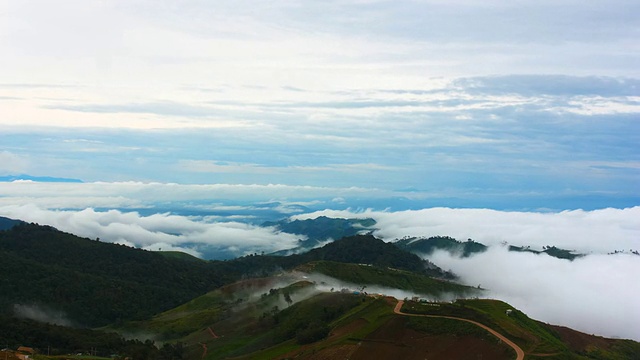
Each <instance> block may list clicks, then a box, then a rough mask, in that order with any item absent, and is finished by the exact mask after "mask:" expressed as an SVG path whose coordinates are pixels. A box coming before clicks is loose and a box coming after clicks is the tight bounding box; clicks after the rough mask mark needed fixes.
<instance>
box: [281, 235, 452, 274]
mask: <svg viewBox="0 0 640 360" xmlns="http://www.w3.org/2000/svg"><path fill="white" fill-rule="evenodd" d="M292 256H294V257H295V256H297V257H300V258H302V259H305V260H306V261H305V262H310V261H316V260H329V261H336V262H346V263H356V264H370V265H374V266H377V267H391V268H396V269H402V270H407V271H412V272H416V273H420V274H424V275H429V276H434V277H443V278H448V279H453V278H454V277H455V276H454V274H452V273H449V272H446V271H444V270H442V269H440V268H439V267H438V266H436V265H435V264H433V263H431V262H429V261H426V260H422V259H421V258H420V257H418V256H417V255H415V254H411V253H408V252H406V251H403V250H401V249H399V248H398V247H396V246H395V245H393V244H390V243H386V242H384V241H382V240H380V239H377V238H375V237H374V236H373V235H355V236H349V237H345V238H342V239H340V240H337V241H334V242H331V243H329V244H327V245H325V246H323V247H321V248H317V249H313V250H310V251H309V252H307V253H304V254H300V255H292Z"/></svg>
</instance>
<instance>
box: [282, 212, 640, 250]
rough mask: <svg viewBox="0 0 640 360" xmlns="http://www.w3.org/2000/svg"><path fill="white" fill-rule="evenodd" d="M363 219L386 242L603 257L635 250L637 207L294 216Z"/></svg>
mask: <svg viewBox="0 0 640 360" xmlns="http://www.w3.org/2000/svg"><path fill="white" fill-rule="evenodd" d="M321 215H324V216H329V217H340V218H366V217H370V218H373V219H375V220H376V221H377V224H376V227H377V228H379V230H378V231H376V232H375V235H376V236H379V237H381V238H383V239H385V240H393V239H397V238H401V237H404V236H423V237H428V236H436V235H447V236H452V237H454V238H456V239H459V240H466V239H468V238H471V239H474V240H476V241H479V242H482V243H484V244H486V245H499V244H501V243H502V242H508V243H509V244H513V245H521V246H524V245H529V246H532V247H535V248H538V249H541V248H542V247H543V246H547V245H552V246H557V247H561V248H564V249H569V250H576V251H579V252H583V253H589V252H596V253H607V252H611V251H614V250H622V249H624V250H629V249H636V250H637V249H639V248H640V242H639V240H638V239H640V225H639V224H638V221H637V219H638V218H640V207H633V208H626V209H613V208H608V209H600V210H593V211H584V210H572V211H562V212H516V211H497V210H490V209H451V208H431V209H422V210H409V211H396V212H385V211H373V210H366V211H362V212H355V211H348V210H342V211H336V210H324V211H318V212H314V213H307V214H300V215H294V216H292V219H308V218H315V217H318V216H321Z"/></svg>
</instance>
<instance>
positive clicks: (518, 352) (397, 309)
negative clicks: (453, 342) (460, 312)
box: [393, 300, 524, 360]
mask: <svg viewBox="0 0 640 360" xmlns="http://www.w3.org/2000/svg"><path fill="white" fill-rule="evenodd" d="M403 304H404V301H402V300H399V301H398V303H397V304H396V307H395V308H394V309H393V312H394V313H396V314H399V315H405V316H422V317H433V318H445V319H454V320H460V321H466V322H468V323H471V324H474V325H476V326H479V327H481V328H483V329H485V330H487V331H488V332H490V333H491V334H493V335H494V336H495V337H497V338H498V339H500V340H501V341H502V342H503V343H505V344H507V345H509V346H510V347H511V348H513V350H515V352H516V360H524V351H523V350H522V349H521V348H520V347H519V346H518V345H516V344H515V343H514V342H513V341H511V340H509V339H507V338H506V337H504V336H503V335H502V334H500V333H499V332H497V331H495V330H493V329H491V328H490V327H488V326H486V325H483V324H481V323H479V322H476V321H473V320H468V319H463V318H457V317H453V316H437V315H420V314H407V313H403V312H402V311H400V309H401V308H402V305H403ZM451 358H455V359H459V357H451Z"/></svg>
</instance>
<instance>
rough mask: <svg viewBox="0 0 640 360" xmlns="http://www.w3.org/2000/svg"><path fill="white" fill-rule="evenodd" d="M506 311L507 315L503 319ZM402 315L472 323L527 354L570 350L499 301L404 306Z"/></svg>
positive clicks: (544, 328)
mask: <svg viewBox="0 0 640 360" xmlns="http://www.w3.org/2000/svg"><path fill="white" fill-rule="evenodd" d="M507 310H511V314H510V315H507V314H506V312H507ZM403 311H406V312H410V313H417V314H430V315H442V316H453V317H460V318H464V319H469V320H474V321H477V322H479V323H481V324H484V325H487V326H489V327H490V328H492V329H494V330H496V331H498V332H499V333H501V334H502V335H504V336H506V337H507V338H509V339H510V340H512V341H513V342H515V343H516V344H518V346H520V347H521V348H522V349H523V350H524V351H525V352H527V353H541V354H556V353H561V354H568V353H569V352H570V350H569V349H568V347H567V346H566V345H565V344H564V343H563V342H562V341H561V340H560V339H559V337H558V335H557V334H556V333H554V332H553V331H552V330H550V329H548V328H546V327H544V326H542V325H541V324H540V323H539V322H537V321H535V320H533V319H530V318H529V317H528V316H526V315H525V314H524V313H522V312H520V311H518V310H517V309H514V308H513V307H512V306H511V305H509V304H507V303H505V302H502V301H499V300H487V299H467V300H457V301H456V302H455V303H451V304H449V303H443V304H439V306H431V305H425V304H420V303H414V302H407V303H405V306H404V307H403Z"/></svg>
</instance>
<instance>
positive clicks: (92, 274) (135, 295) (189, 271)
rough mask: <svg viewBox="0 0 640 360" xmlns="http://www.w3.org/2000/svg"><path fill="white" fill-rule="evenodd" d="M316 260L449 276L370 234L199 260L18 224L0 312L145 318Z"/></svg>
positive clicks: (9, 247)
mask: <svg viewBox="0 0 640 360" xmlns="http://www.w3.org/2000/svg"><path fill="white" fill-rule="evenodd" d="M318 260H331V261H342V262H349V263H366V264H372V265H375V266H381V267H393V268H396V269H401V270H408V271H413V272H417V273H420V274H424V275H435V276H442V277H447V276H448V277H451V274H448V273H446V272H444V271H442V270H440V269H439V268H437V267H436V266H435V265H433V264H429V263H428V262H425V261H423V260H421V259H420V258H418V257H417V256H415V255H413V254H409V253H407V252H403V251H401V250H399V249H397V248H396V247H395V246H393V245H390V244H386V243H384V242H383V241H382V240H379V239H376V238H374V237H373V236H370V235H369V236H361V235H358V236H354V237H349V238H345V239H342V240H339V241H336V242H333V243H330V244H328V245H326V246H325V247H323V248H318V249H314V250H312V251H310V252H308V253H304V254H300V255H292V256H288V257H283V256H254V255H251V256H245V257H241V258H238V259H234V260H229V261H201V260H198V259H195V258H193V257H190V256H187V255H182V254H176V253H168V254H163V253H157V252H150V251H145V250H141V249H134V248H130V247H127V246H124V245H116V244H111V243H103V242H100V241H99V240H98V239H96V240H89V239H86V238H80V237H77V236H75V235H72V234H68V233H64V232H61V231H58V230H56V229H55V228H52V227H49V226H40V225H37V224H27V223H22V224H20V225H17V226H14V227H12V228H11V229H9V230H5V231H0V293H1V294H3V296H2V297H0V313H4V314H11V313H14V312H15V311H16V310H15V307H16V305H20V306H26V307H28V308H34V309H36V310H38V311H40V312H45V313H53V314H56V315H55V317H57V318H63V319H65V321H63V322H65V323H73V324H75V325H81V326H91V327H94V326H102V325H106V324H109V323H113V322H117V321H124V320H131V319H142V318H146V317H149V316H151V315H153V314H156V313H159V312H161V311H165V310H168V309H171V308H173V307H175V306H177V305H179V304H181V303H184V302H186V301H188V300H190V299H193V298H194V297H197V296H200V295H202V294H205V293H206V292H208V291H210V290H213V289H216V288H218V287H220V286H222V285H224V284H226V283H229V282H232V281H237V280H238V279H240V278H242V277H259V276H269V275H271V274H272V273H274V272H277V271H280V270H282V269H292V268H295V267H296V266H299V265H301V264H304V263H308V262H311V261H318Z"/></svg>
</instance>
